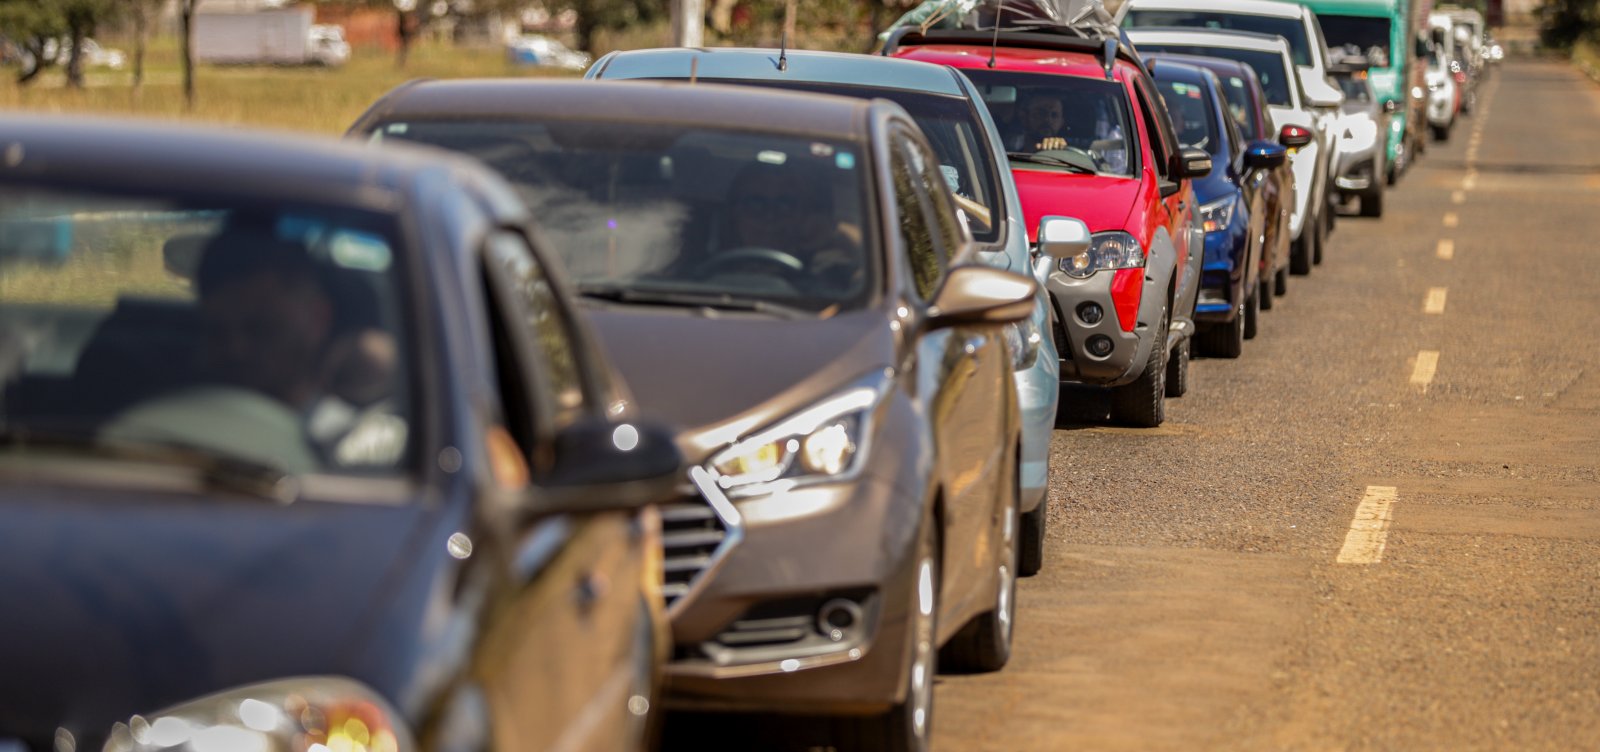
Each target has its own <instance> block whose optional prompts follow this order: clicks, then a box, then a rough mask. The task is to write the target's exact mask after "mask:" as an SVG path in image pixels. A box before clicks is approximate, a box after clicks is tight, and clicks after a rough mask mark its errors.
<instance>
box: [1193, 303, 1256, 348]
mask: <svg viewBox="0 0 1600 752" xmlns="http://www.w3.org/2000/svg"><path fill="white" fill-rule="evenodd" d="M1195 339H1197V340H1199V344H1200V354H1201V355H1204V356H1206V357H1208V358H1237V357H1239V355H1240V354H1242V353H1243V352H1244V306H1243V305H1241V306H1239V309H1238V310H1237V311H1235V312H1234V315H1233V320H1232V321H1229V322H1227V323H1225V324H1215V325H1213V326H1211V327H1210V328H1208V329H1206V330H1205V331H1203V332H1200V333H1199V334H1198V335H1196V337H1195Z"/></svg>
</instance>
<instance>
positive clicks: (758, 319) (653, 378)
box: [587, 304, 894, 462]
mask: <svg viewBox="0 0 1600 752" xmlns="http://www.w3.org/2000/svg"><path fill="white" fill-rule="evenodd" d="M587 312H588V318H589V322H590V324H591V326H592V327H593V329H594V330H595V331H596V333H598V334H599V337H600V340H601V344H602V346H603V347H604V349H605V351H606V354H607V355H608V356H610V360H611V362H612V364H613V365H614V366H615V367H616V368H617V370H619V371H620V372H621V373H622V375H623V378H624V380H625V381H626V382H627V384H628V388H629V389H630V390H631V391H632V392H633V396H634V398H635V399H636V400H637V401H638V405H639V409H640V411H641V413H643V414H645V415H648V416H649V417H651V418H655V419H658V420H663V421H666V422H668V423H670V424H673V425H675V426H677V427H678V428H679V429H680V431H681V433H680V434H679V441H678V443H679V447H680V449H682V451H683V452H684V454H685V456H686V458H687V459H689V461H691V462H701V461H703V460H704V459H705V458H706V457H707V456H708V455H709V453H710V452H711V451H712V450H714V449H717V448H720V447H723V446H726V445H727V444H729V443H730V442H732V441H733V440H735V439H737V438H738V437H740V436H743V435H745V434H747V433H749V432H751V431H754V430H756V429H759V428H761V427H763V426H765V425H767V424H769V423H772V422H774V421H776V420H778V419H780V418H783V417H785V416H787V415H789V414H790V413H793V412H795V411H798V410H799V409H801V408H803V407H806V406H807V405H810V404H812V403H814V402H816V401H818V400H821V399H824V398H826V397H828V396H830V395H832V394H833V393H834V392H836V391H839V390H841V389H844V388H845V387H847V386H848V385H849V384H850V383H851V382H853V381H854V380H855V379H857V378H859V377H861V376H863V375H864V374H867V373H869V372H871V371H873V370H877V369H882V368H884V367H887V366H889V365H890V364H891V363H892V362H893V352H894V339H893V332H892V331H891V330H890V328H889V314H887V313H886V312H884V311H880V310H875V309H866V310H861V311H855V312H850V313H845V314H841V315H837V316H834V317H832V318H827V319H820V320H819V319H800V320H794V319H785V318H778V317H768V316H755V315H746V314H726V315H719V316H715V317H712V316H707V315H704V314H702V313H698V312H693V311H688V310H679V309H672V308H661V307H645V306H630V305H609V304H606V305H598V304H595V305H590V306H589V307H588V308H587Z"/></svg>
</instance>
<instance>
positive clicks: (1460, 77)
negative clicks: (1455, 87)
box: [1455, 71, 1467, 84]
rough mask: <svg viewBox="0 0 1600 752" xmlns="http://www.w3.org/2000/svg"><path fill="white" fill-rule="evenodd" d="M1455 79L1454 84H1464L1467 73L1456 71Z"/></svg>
mask: <svg viewBox="0 0 1600 752" xmlns="http://www.w3.org/2000/svg"><path fill="white" fill-rule="evenodd" d="M1455 79H1456V83H1458V84H1464V83H1466V82H1467V72H1466V71H1456V73H1455Z"/></svg>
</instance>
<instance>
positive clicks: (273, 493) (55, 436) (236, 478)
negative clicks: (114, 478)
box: [0, 426, 300, 504]
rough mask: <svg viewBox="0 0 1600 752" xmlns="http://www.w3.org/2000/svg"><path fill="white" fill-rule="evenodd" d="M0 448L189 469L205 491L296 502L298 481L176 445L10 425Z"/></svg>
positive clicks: (268, 467)
mask: <svg viewBox="0 0 1600 752" xmlns="http://www.w3.org/2000/svg"><path fill="white" fill-rule="evenodd" d="M0 447H7V448H35V447H37V448H43V449H55V450H68V451H73V452H81V453H84V454H90V455H93V456H96V457H108V458H112V459H120V460H132V461H135V462H153V463H158V464H163V465H174V466H178V467H184V468H189V469H191V470H194V471H195V473H196V474H197V475H198V477H199V478H200V480H201V482H202V483H203V484H204V485H205V486H206V487H207V488H210V489H215V490H220V491H229V492H233V493H238V494H243V495H246V496H251V497H255V498H258V499H262V500H266V501H275V502H277V503H280V504H292V503H294V502H295V501H296V500H297V499H299V498H300V482H299V480H298V479H297V478H296V477H295V476H294V475H293V474H291V473H288V472H285V471H284V470H283V469H281V468H278V467H274V466H272V465H268V464H265V463H261V462H257V461H255V460H251V459H246V458H244V457H238V456H233V455H226V454H217V453H216V452H212V451H209V450H206V449H204V448H201V447H197V446H191V445H189V444H183V443H179V442H170V441H143V440H140V441H108V440H105V439H101V438H99V437H98V436H96V435H95V434H93V433H91V432H79V431H66V430H57V429H50V428H46V429H36V428H32V427H18V426H12V427H8V428H0Z"/></svg>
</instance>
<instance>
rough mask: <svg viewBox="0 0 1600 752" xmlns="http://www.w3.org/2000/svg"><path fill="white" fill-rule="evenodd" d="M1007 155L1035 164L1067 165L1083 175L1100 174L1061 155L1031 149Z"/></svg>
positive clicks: (1007, 155) (1010, 152)
mask: <svg viewBox="0 0 1600 752" xmlns="http://www.w3.org/2000/svg"><path fill="white" fill-rule="evenodd" d="M1006 157H1008V158H1010V159H1014V160H1017V161H1018V162H1032V163H1034V164H1047V165H1051V166H1054V167H1065V168H1067V169H1069V170H1071V171H1072V172H1076V173H1079V174H1083V175H1098V174H1100V173H1099V171H1097V170H1091V169H1089V168H1088V167H1084V166H1083V165H1081V164H1078V163H1077V162H1068V161H1067V160H1065V159H1062V158H1060V157H1052V156H1050V155H1049V154H1039V153H1036V152H1031V151H1008V152H1006Z"/></svg>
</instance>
